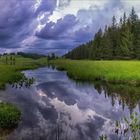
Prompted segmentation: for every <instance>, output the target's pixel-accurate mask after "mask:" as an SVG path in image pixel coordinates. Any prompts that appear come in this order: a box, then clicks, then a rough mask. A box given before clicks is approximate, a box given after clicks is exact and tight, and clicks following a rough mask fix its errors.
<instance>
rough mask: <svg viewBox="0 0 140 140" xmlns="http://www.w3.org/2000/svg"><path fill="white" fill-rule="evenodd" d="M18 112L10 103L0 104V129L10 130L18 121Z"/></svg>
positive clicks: (19, 114) (19, 115)
mask: <svg viewBox="0 0 140 140" xmlns="http://www.w3.org/2000/svg"><path fill="white" fill-rule="evenodd" d="M20 117H21V113H20V110H19V109H18V108H17V107H15V106H14V105H12V104H10V103H0V129H11V128H14V127H16V126H17V125H18V122H19V121H20Z"/></svg>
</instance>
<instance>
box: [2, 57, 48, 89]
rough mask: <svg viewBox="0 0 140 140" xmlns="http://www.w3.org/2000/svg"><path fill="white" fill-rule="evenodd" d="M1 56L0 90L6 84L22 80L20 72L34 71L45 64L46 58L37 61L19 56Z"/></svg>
mask: <svg viewBox="0 0 140 140" xmlns="http://www.w3.org/2000/svg"><path fill="white" fill-rule="evenodd" d="M13 58H14V61H13V60H11V56H2V57H1V58H0V89H3V88H4V87H5V85H6V83H13V82H16V81H18V80H20V79H21V78H22V74H21V72H20V71H21V70H27V69H34V68H37V67H41V66H44V65H46V64H47V58H40V59H37V60H34V59H31V58H24V57H21V56H18V55H17V56H13Z"/></svg>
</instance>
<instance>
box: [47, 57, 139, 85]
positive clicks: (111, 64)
mask: <svg viewBox="0 0 140 140" xmlns="http://www.w3.org/2000/svg"><path fill="white" fill-rule="evenodd" d="M49 63H50V64H52V65H55V66H56V67H57V69H59V70H66V71H67V74H68V75H69V77H71V78H73V79H75V80H86V81H94V80H100V81H103V82H108V83H114V84H116V83H119V84H120V83H121V84H132V85H135V86H137V85H140V61H89V60H65V59H60V60H52V61H50V62H49Z"/></svg>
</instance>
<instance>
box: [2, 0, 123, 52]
mask: <svg viewBox="0 0 140 140" xmlns="http://www.w3.org/2000/svg"><path fill="white" fill-rule="evenodd" d="M73 1H74V0H73ZM82 1H83V0H79V4H81V3H82ZM105 1H107V3H106V4H105V5H103V7H97V6H92V5H91V6H90V7H89V9H79V11H78V13H77V14H76V15H72V14H66V15H65V13H63V14H62V15H63V16H64V15H65V16H64V17H63V18H60V19H58V20H57V22H56V23H55V22H53V21H50V20H49V16H51V15H53V14H54V13H55V12H58V11H59V10H60V9H61V10H63V9H65V8H69V5H70V4H71V3H72V0H59V1H57V0H39V1H38V4H37V5H36V2H37V0H0V50H3V51H4V50H6V49H7V50H12V49H13V50H15V49H17V50H18V49H20V50H24V51H30V52H34V51H37V52H39V53H49V52H53V51H54V52H56V53H59V54H63V53H65V52H67V51H69V50H70V49H72V48H74V47H76V46H78V45H80V44H82V43H85V42H88V41H89V40H91V39H92V38H93V37H94V34H95V33H96V32H97V30H98V29H99V28H100V27H102V28H104V26H105V24H110V23H111V18H112V16H113V15H117V14H118V13H117V12H118V11H121V10H122V9H124V7H123V5H122V1H121V0H105ZM87 2H88V1H87ZM101 3H102V2H101ZM61 10H60V11H61ZM54 11H55V12H54ZM42 15H43V16H44V17H43V18H42V19H40V18H39V17H41V16H42ZM39 25H40V26H41V25H44V28H42V29H41V30H40V31H39V30H37V27H38V26H39ZM35 36H36V38H38V39H35V40H33V41H32V37H35Z"/></svg>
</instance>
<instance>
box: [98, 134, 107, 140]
mask: <svg viewBox="0 0 140 140" xmlns="http://www.w3.org/2000/svg"><path fill="white" fill-rule="evenodd" d="M99 138H100V140H107V136H106V135H101V136H99Z"/></svg>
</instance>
